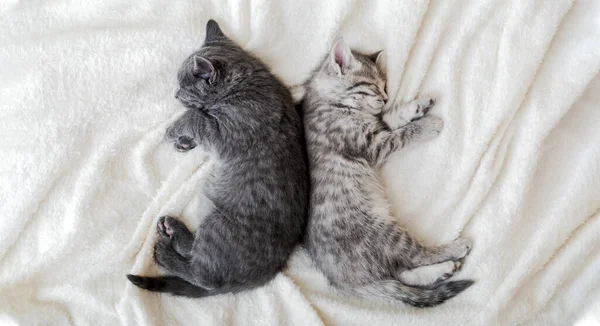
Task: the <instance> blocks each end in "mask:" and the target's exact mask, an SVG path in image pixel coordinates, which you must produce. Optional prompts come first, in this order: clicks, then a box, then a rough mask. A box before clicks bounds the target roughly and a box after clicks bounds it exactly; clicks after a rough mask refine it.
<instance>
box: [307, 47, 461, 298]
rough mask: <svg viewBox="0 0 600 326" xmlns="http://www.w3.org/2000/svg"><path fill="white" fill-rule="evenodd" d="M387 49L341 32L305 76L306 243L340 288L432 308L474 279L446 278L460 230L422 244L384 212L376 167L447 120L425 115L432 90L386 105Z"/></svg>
mask: <svg viewBox="0 0 600 326" xmlns="http://www.w3.org/2000/svg"><path fill="white" fill-rule="evenodd" d="M383 56H384V54H383V53H378V54H375V55H371V56H368V55H362V54H359V53H356V52H352V51H351V50H350V49H349V48H348V46H347V45H346V44H345V43H344V41H343V40H340V41H339V42H338V43H336V45H335V46H334V47H333V48H332V50H331V53H330V54H329V55H328V56H327V57H326V59H325V60H324V61H323V63H322V64H321V66H320V67H319V68H318V69H317V70H316V71H315V73H314V75H313V77H312V78H311V79H310V80H309V81H308V82H307V84H306V97H305V101H304V107H303V113H304V124H305V134H306V139H307V150H308V155H309V162H310V174H311V197H310V200H311V207H310V209H309V222H308V228H307V234H306V245H307V247H308V250H309V252H310V254H311V256H312V257H313V259H314V261H315V262H316V264H317V266H318V267H319V268H320V269H321V270H322V271H323V272H324V274H325V275H326V277H327V278H328V279H329V281H330V282H331V283H332V284H333V285H334V286H336V287H337V288H339V289H341V290H343V291H345V292H350V293H353V294H357V295H359V296H363V297H380V298H389V299H397V300H402V301H404V302H406V303H409V304H411V305H414V306H418V307H430V306H434V305H437V304H440V303H442V302H444V301H445V300H447V299H449V298H451V297H453V296H455V295H456V294H458V293H459V292H461V291H463V290H464V289H466V288H467V287H469V286H470V285H471V284H472V283H473V282H472V281H470V280H463V281H450V282H447V281H446V279H447V278H448V277H450V276H452V274H453V273H454V272H455V271H456V270H457V267H458V266H460V264H459V263H458V261H459V260H460V259H462V258H463V257H465V256H466V255H467V254H468V252H469V250H470V249H471V242H470V241H469V240H467V239H462V238H459V239H457V240H455V241H454V242H452V243H450V244H448V245H444V246H439V247H427V246H424V245H422V244H420V243H419V242H418V241H417V240H416V239H415V238H414V237H412V236H411V235H410V234H409V233H408V232H407V231H405V230H403V229H402V228H400V226H399V225H398V223H397V222H396V220H395V219H394V218H393V217H392V216H391V215H390V210H389V207H388V203H387V200H386V198H385V195H384V191H383V188H382V183H381V181H380V179H379V173H378V171H379V169H380V168H381V166H382V164H383V163H384V162H385V161H386V159H387V158H388V157H389V155H390V154H392V153H394V152H396V151H398V150H400V149H401V148H403V147H404V146H406V145H408V144H410V143H413V142H416V141H425V140H430V139H434V138H435V137H437V136H438V135H439V133H440V132H441V130H442V127H443V123H442V120H441V119H439V118H437V117H435V116H432V115H429V114H428V111H429V109H430V108H431V107H432V106H433V105H434V104H435V101H434V100H433V99H428V98H427V99H419V100H416V101H413V102H410V103H406V104H403V105H397V106H393V107H392V108H391V109H390V110H388V111H387V112H385V113H382V108H383V106H384V104H385V103H386V101H387V95H386V93H385V74H384V59H383Z"/></svg>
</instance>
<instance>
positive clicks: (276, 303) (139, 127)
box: [0, 0, 600, 325]
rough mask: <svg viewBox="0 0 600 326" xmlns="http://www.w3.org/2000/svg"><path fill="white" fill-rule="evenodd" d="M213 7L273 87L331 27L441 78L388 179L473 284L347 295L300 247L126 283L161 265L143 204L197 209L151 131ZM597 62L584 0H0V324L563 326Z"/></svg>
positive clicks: (599, 54) (587, 265) (177, 165)
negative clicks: (419, 296) (196, 278)
mask: <svg viewBox="0 0 600 326" xmlns="http://www.w3.org/2000/svg"><path fill="white" fill-rule="evenodd" d="M209 18H213V19H215V20H217V21H218V22H219V23H220V25H221V27H222V29H223V30H224V31H225V32H226V33H227V34H228V35H229V36H230V37H231V38H232V39H234V40H236V41H237V42H239V43H240V44H241V45H242V46H243V47H244V48H246V49H248V50H251V51H253V52H254V53H256V54H257V55H258V56H260V57H261V58H262V59H264V60H265V61H266V62H268V64H269V65H270V66H271V67H272V69H273V71H274V72H275V73H276V74H277V75H279V76H280V77H281V78H282V80H283V81H284V82H285V83H287V84H288V85H294V84H298V83H301V82H302V81H304V80H305V78H306V77H307V76H308V74H309V72H310V71H311V70H312V69H313V68H314V67H315V66H316V65H317V63H318V62H319V60H320V58H322V57H323V55H325V53H326V52H327V51H328V49H329V47H330V45H331V44H332V42H333V41H334V40H335V39H336V38H337V37H338V36H343V37H344V38H345V39H346V40H347V42H348V43H349V44H350V45H351V46H352V47H354V48H355V49H358V50H362V51H365V52H371V51H376V50H380V49H385V50H386V52H387V55H388V57H387V58H388V60H387V61H388V76H389V81H388V91H389V93H390V95H391V98H396V100H397V101H407V100H410V99H412V98H414V97H415V96H416V95H417V94H419V93H422V94H431V95H434V96H436V97H437V99H438V105H437V106H436V107H435V108H434V110H433V111H432V114H435V115H439V116H441V117H442V118H443V119H444V121H445V129H444V131H443V132H442V134H441V135H440V137H439V138H438V139H436V140H434V141H431V142H428V143H425V144H422V145H420V146H412V147H410V148H407V149H406V150H404V151H403V152H401V153H398V154H396V155H395V156H394V157H393V158H392V159H391V161H390V162H389V163H388V164H387V166H386V168H385V169H384V171H383V176H384V179H385V182H386V185H387V189H388V195H389V198H390V201H391V203H392V206H393V210H394V214H395V216H396V218H397V219H398V220H399V221H401V223H402V224H403V225H405V226H406V228H408V229H409V230H411V231H413V233H415V234H416V235H417V236H419V237H420V238H421V239H423V241H424V242H426V243H428V244H441V243H445V242H448V241H450V240H452V239H454V238H456V237H457V236H459V235H460V236H463V237H468V238H470V239H472V240H473V243H474V247H473V250H472V252H471V254H470V256H469V257H468V259H467V261H466V263H465V265H464V267H463V269H462V271H461V272H460V273H459V274H458V275H456V276H455V277H456V278H473V279H475V280H476V281H477V283H476V284H475V285H474V286H473V287H471V288H470V289H468V290H467V291H466V292H464V293H463V294H460V295H459V296H458V297H456V298H454V299H452V300H450V301H449V302H447V303H445V304H444V305H442V306H439V307H436V308H433V309H415V308H412V307H408V306H405V305H403V304H400V303H392V302H367V301H364V300H357V299H353V298H349V297H345V296H342V295H340V294H337V293H336V292H334V291H332V290H331V288H329V286H328V285H327V283H326V282H325V280H324V278H323V276H322V275H321V274H320V272H318V271H317V270H316V269H314V268H313V267H312V266H311V264H310V259H309V258H308V257H307V256H306V254H305V253H304V252H302V251H299V252H298V254H297V255H295V256H294V257H293V259H292V261H291V263H290V268H289V269H288V270H287V271H286V272H285V273H284V274H281V275H280V276H278V277H277V278H276V279H275V280H274V281H273V282H272V283H271V284H270V285H268V286H266V287H264V288H261V289H259V290H255V291H252V292H247V293H243V294H239V295H235V296H233V295H225V296H219V297H214V298H207V299H201V300H190V299H184V298H175V297H171V296H167V295H157V294H151V293H149V292H144V291H140V290H139V289H137V288H135V287H133V286H132V285H131V284H130V283H128V281H127V280H126V278H125V274H127V273H132V272H133V273H143V274H151V273H156V272H157V270H156V267H155V266H154V264H153V262H152V259H151V251H152V245H153V242H154V237H155V221H156V219H157V218H158V217H159V216H160V215H163V214H167V213H168V214H173V215H181V216H182V219H183V220H184V221H185V222H186V223H188V224H189V225H190V226H191V227H192V228H195V227H196V226H197V225H198V223H199V222H198V216H196V215H195V214H193V212H194V211H195V209H196V208H199V207H200V208H205V207H207V205H208V204H207V203H206V202H205V201H203V200H202V198H201V197H200V196H198V193H199V188H200V187H201V186H202V180H203V173H204V172H206V171H207V168H208V167H209V164H210V157H207V156H206V155H204V154H203V153H202V152H201V151H200V150H199V149H198V150H193V151H191V152H189V153H186V154H181V153H177V152H175V151H174V150H173V149H172V148H171V147H170V146H168V145H167V144H165V143H164V142H163V140H162V137H163V134H164V130H165V127H166V126H167V125H168V124H169V121H172V120H173V119H174V118H175V117H176V116H177V115H178V114H180V113H181V107H180V105H179V104H178V103H176V102H175V99H174V98H173V91H174V89H175V81H176V79H175V76H176V71H177V69H178V67H179V64H180V63H181V62H182V60H183V59H184V58H185V57H186V56H187V55H189V54H190V53H191V52H192V51H193V50H194V49H196V48H198V47H199V46H200V45H201V42H202V40H203V38H204V26H205V24H206V21H207V20H208V19H209ZM599 70H600V1H593V0H589V1H579V2H572V1H567V0H559V1H543V0H539V1H528V0H521V1H519V0H515V1H499V0H498V1H430V2H427V1H417V0H413V1H318V0H312V1H292V0H289V1H242V0H239V1H233V0H232V1H220V0H214V1H212V2H211V1H206V0H202V1H166V0H140V1H136V2H133V3H130V2H127V1H103V2H99V1H90V0H82V1H62V0H54V1H4V2H2V3H0V140H1V141H0V178H1V179H0V198H1V200H0V218H1V221H2V227H0V324H5V323H7V324H11V323H12V324H19V325H36V324H43V325H49V324H71V323H73V324H95V325H98V324H105V325H115V324H118V323H120V324H124V325H173V324H196V325H223V324H225V325H227V324H233V325H250V324H251V325H283V324H288V325H321V324H327V325H329V324H338V325H351V324H363V325H364V324H370V325H387V324H403V325H407V324H409V325H412V324H430V325H443V324H447V325H486V324H491V325H496V324H498V325H517V324H524V325H565V324H572V323H574V322H575V321H576V320H577V319H578V316H580V314H581V313H582V312H583V311H584V309H586V307H588V306H589V304H590V303H591V302H592V301H593V300H594V299H596V298H598V295H599V294H600V291H599V290H600V278H599V277H598V275H599V274H600V273H599V272H600V237H599V235H600V217H599V215H600V107H599V106H600V100H599V99H600V76H599V75H598V72H599ZM203 162H204V163H205V164H203ZM596 307H598V305H596ZM590 316H591V317H589V318H590V320H593V319H594V317H593V316H594V315H590ZM595 316H596V317H598V316H599V315H598V314H596V315H595Z"/></svg>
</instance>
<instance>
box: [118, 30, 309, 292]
mask: <svg viewBox="0 0 600 326" xmlns="http://www.w3.org/2000/svg"><path fill="white" fill-rule="evenodd" d="M178 79H179V84H180V89H179V91H178V92H177V95H176V97H177V98H178V99H179V101H180V102H181V103H182V104H183V105H184V106H185V107H187V111H186V113H185V114H184V115H183V116H182V117H181V118H180V119H179V120H177V121H176V122H175V123H174V124H173V126H171V127H170V129H169V130H168V131H167V138H168V139H170V140H171V141H173V142H174V143H175V147H176V148H177V149H178V150H181V151H186V150H190V149H192V148H194V147H195V146H196V145H201V146H203V147H204V148H206V149H207V150H208V151H210V152H211V153H213V158H214V159H215V160H216V161H217V162H218V163H216V166H215V168H214V169H213V170H212V171H211V174H210V176H209V178H208V180H207V184H206V186H205V194H206V196H207V197H208V198H209V199H211V200H212V202H213V203H214V206H215V208H214V211H213V212H212V213H210V214H209V216H207V217H206V218H205V219H204V220H203V222H202V224H201V225H200V227H199V228H198V230H196V233H195V234H193V233H191V232H190V231H189V230H188V228H187V227H186V226H185V225H184V224H183V223H182V222H181V221H179V220H177V219H175V218H173V217H169V216H164V217H161V218H160V220H159V222H158V225H157V232H158V242H157V243H156V246H155V248H154V259H155V261H156V263H157V264H158V265H160V266H161V267H162V268H163V269H164V270H166V272H167V273H168V274H169V276H162V277H143V276H135V275H127V277H128V278H129V280H130V281H131V282H133V283H134V284H135V285H137V286H139V287H141V288H144V289H147V290H150V291H158V292H169V293H172V294H175V295H183V296H188V297H205V296H211V295H216V294H222V293H235V292H239V291H243V290H247V289H252V288H255V287H258V286H261V285H263V284H265V283H267V282H269V281H270V280H271V279H272V278H273V277H274V276H275V275H276V274H277V273H278V272H279V271H280V270H282V269H283V268H284V266H285V265H286V262H287V259H288V257H289V256H290V254H291V253H292V251H293V250H294V248H295V247H296V245H297V244H298V243H299V242H300V241H301V240H302V235H303V232H304V228H305V226H306V217H307V210H308V196H309V195H308V190H309V189H308V182H309V175H308V168H307V159H306V152H305V148H304V138H303V132H302V124H301V122H302V121H301V119H300V117H299V115H298V113H297V112H296V110H295V108H294V105H293V103H292V98H291V95H290V93H289V91H288V90H287V89H286V87H285V86H284V85H283V84H282V83H281V82H279V81H278V80H277V78H275V77H274V76H273V75H272V74H271V73H270V72H269V70H268V68H267V67H266V66H265V65H264V64H263V63H262V62H261V61H260V60H258V59H257V58H255V57H253V56H252V55H250V54H249V53H247V52H246V51H244V50H243V49H242V48H240V47H239V46H238V45H236V44H235V43H234V42H233V41H231V40H230V39H229V38H227V37H226V36H225V35H224V34H223V32H222V31H221V30H220V28H219V26H218V25H217V23H216V22H215V21H213V20H210V21H209V22H208V24H207V25H206V39H205V41H204V45H203V46H202V48H201V49H200V50H199V51H197V52H195V53H194V54H192V55H191V56H190V57H189V58H188V59H187V60H185V62H184V63H183V65H182V67H181V69H180V71H179V75H178Z"/></svg>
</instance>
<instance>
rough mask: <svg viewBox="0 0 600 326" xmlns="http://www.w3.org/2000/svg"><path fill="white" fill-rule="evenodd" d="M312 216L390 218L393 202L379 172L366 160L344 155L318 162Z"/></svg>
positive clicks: (329, 218)
mask: <svg viewBox="0 0 600 326" xmlns="http://www.w3.org/2000/svg"><path fill="white" fill-rule="evenodd" d="M314 163H316V164H313V165H312V171H311V181H312V191H311V199H312V202H311V205H312V208H311V219H313V222H317V221H319V220H320V219H326V220H334V219H340V218H352V219H357V218H358V216H359V215H360V216H364V215H368V216H370V217H372V218H388V217H389V204H388V203H387V200H386V198H385V195H384V191H383V187H382V183H381V180H380V178H379V174H378V172H377V171H375V170H374V169H373V168H371V167H370V166H368V165H366V163H364V162H359V161H352V160H348V159H345V158H343V157H336V158H331V157H328V158H327V159H326V160H321V161H320V162H314Z"/></svg>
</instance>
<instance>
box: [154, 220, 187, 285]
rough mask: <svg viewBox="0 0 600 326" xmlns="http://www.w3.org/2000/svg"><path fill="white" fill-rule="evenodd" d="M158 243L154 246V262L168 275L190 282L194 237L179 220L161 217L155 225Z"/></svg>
mask: <svg viewBox="0 0 600 326" xmlns="http://www.w3.org/2000/svg"><path fill="white" fill-rule="evenodd" d="M156 231H157V233H158V241H157V242H156V245H155V246H154V260H155V261H156V263H157V264H158V265H159V266H161V267H163V268H164V269H165V270H167V271H168V272H169V273H170V274H173V275H176V276H179V277H181V278H183V279H185V280H190V278H191V277H192V275H191V274H190V271H191V268H192V267H191V266H190V258H191V257H190V252H191V250H192V245H193V242H194V235H193V234H192V233H191V232H190V231H189V230H188V228H187V227H186V226H185V225H184V224H183V223H182V222H181V221H179V220H177V219H175V218H173V217H170V216H163V217H161V218H160V219H159V220H158V223H157V224H156Z"/></svg>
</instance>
